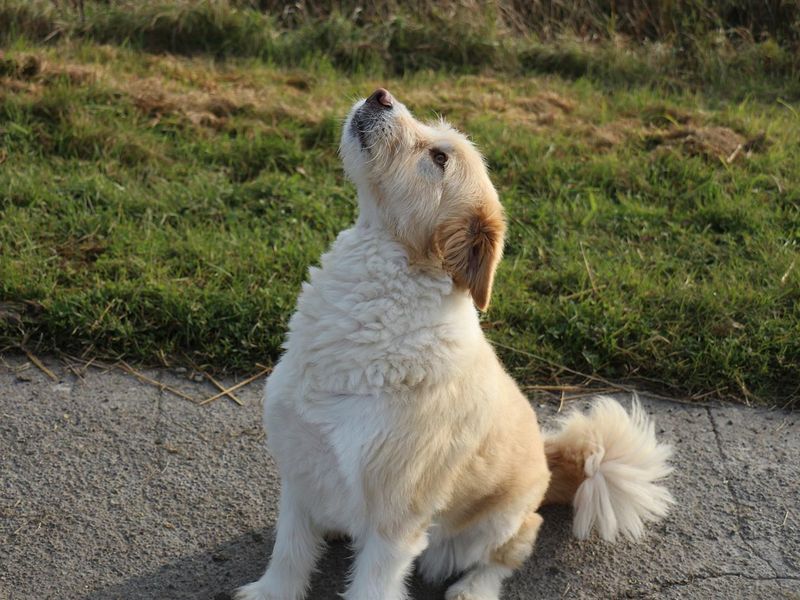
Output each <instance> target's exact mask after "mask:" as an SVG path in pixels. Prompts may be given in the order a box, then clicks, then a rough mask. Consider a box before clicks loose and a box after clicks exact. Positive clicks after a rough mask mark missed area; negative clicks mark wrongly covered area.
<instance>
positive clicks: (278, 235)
mask: <svg viewBox="0 0 800 600" xmlns="http://www.w3.org/2000/svg"><path fill="white" fill-rule="evenodd" d="M30 55H35V56H36V57H38V59H39V60H41V64H40V65H38V66H37V65H36V64H35V63H34V62H31V63H30V65H29V67H30V68H28V69H26V68H25V66H26V64H28V60H29V59H28V58H27V57H29V56H30ZM3 64H4V65H5V67H4V68H5V73H6V77H5V78H4V79H3V80H2V85H0V143H1V144H2V146H0V161H1V162H2V164H1V165H0V212H1V214H2V219H0V302H3V304H2V305H0V311H2V312H0V346H2V345H14V344H18V343H20V342H21V341H23V340H24V341H25V343H27V345H28V346H30V347H32V348H39V349H41V350H51V349H54V348H60V349H62V350H71V351H76V352H77V351H88V352H89V353H90V354H99V355H103V356H124V357H126V358H129V359H136V360H143V361H149V362H152V361H153V360H156V359H160V360H162V361H165V362H167V361H175V360H177V361H193V362H194V363H197V364H206V365H211V366H212V367H214V368H217V369H235V370H247V369H251V368H252V366H253V364H254V363H255V362H256V361H262V362H263V361H265V360H267V358H269V359H274V358H275V357H276V356H277V355H278V353H279V344H280V341H281V339H282V336H283V333H284V330H285V326H286V322H287V319H288V316H289V315H290V313H291V310H292V308H293V304H294V300H295V296H296V293H297V291H298V288H299V285H300V282H301V281H302V280H303V277H304V271H305V269H306V267H307V266H308V265H309V264H311V263H313V262H315V261H316V260H317V258H318V256H319V254H320V253H321V252H322V251H323V250H324V248H325V247H326V245H327V244H328V243H329V242H330V241H331V240H332V239H333V237H334V236H335V235H336V233H337V231H339V230H340V229H342V228H343V227H345V226H347V224H348V223H349V222H351V220H352V218H353V216H354V212H355V206H354V200H353V190H352V188H351V186H350V184H349V183H347V182H346V181H345V180H344V179H343V177H342V174H341V171H340V169H339V166H338V161H337V158H336V145H337V137H338V127H339V119H340V118H341V116H342V115H343V114H344V112H345V111H346V109H347V107H348V105H349V103H350V101H351V100H352V99H353V98H355V97H357V96H358V95H363V94H364V93H367V92H368V91H370V90H371V89H372V88H373V87H374V86H375V85H377V84H385V85H387V86H388V87H389V88H390V89H391V90H393V92H395V93H396V95H397V96H398V97H400V98H401V99H402V100H404V101H405V102H406V103H407V104H408V105H409V106H410V107H411V108H412V109H414V110H415V111H416V113H417V114H418V115H420V116H422V117H427V116H432V115H433V114H434V111H436V112H440V113H443V114H444V115H446V116H447V117H448V118H449V119H450V120H451V121H453V122H454V123H456V124H457V125H458V126H459V127H460V128H462V129H463V130H465V131H467V132H469V133H470V135H471V136H472V137H473V139H474V140H475V141H476V142H477V144H478V145H479V146H480V147H481V148H482V149H483V150H484V152H485V153H486V155H487V157H488V160H489V164H490V166H491V169H492V171H493V177H494V180H495V182H496V184H497V185H498V187H499V189H500V191H501V195H502V197H503V200H504V202H505V205H506V207H507V209H508V213H509V218H510V225H511V227H510V235H509V240H508V245H507V252H506V259H505V261H504V263H503V265H502V267H501V270H500V273H499V276H498V283H497V287H496V293H495V299H494V304H493V306H492V308H491V310H490V312H489V313H488V315H487V316H486V322H487V329H488V333H489V335H490V337H491V338H492V339H494V340H495V341H497V342H499V343H501V344H503V345H506V346H510V347H514V348H517V349H520V350H523V351H525V352H529V353H534V354H536V355H538V356H542V357H544V358H546V359H549V360H551V361H554V362H556V363H559V364H563V365H569V366H570V367H572V368H574V369H578V370H581V371H586V372H592V373H598V374H601V375H603V376H605V377H609V378H612V379H628V378H636V379H641V380H644V381H651V382H661V383H660V384H659V385H666V386H667V387H669V388H670V389H672V390H673V391H674V392H676V393H683V394H700V393H705V392H715V393H717V394H719V395H733V396H738V397H740V398H741V397H755V398H765V399H772V400H775V401H777V402H779V403H781V404H783V403H784V402H786V401H787V400H794V401H796V400H797V398H798V394H799V393H800V392H798V386H799V385H800V253H799V252H798V248H797V246H798V243H799V242H800V173H798V169H797V165H798V164H799V163H798V160H799V159H800V143H799V142H798V140H800V120H799V119H798V114H797V112H796V108H793V107H792V105H791V104H790V103H786V102H775V101H761V100H758V99H747V98H746V99H744V100H737V101H735V102H729V101H725V100H724V99H719V98H718V99H716V100H714V99H712V98H708V97H704V96H703V95H701V94H698V93H694V92H682V93H680V94H675V95H667V94H665V93H663V92H659V91H653V90H652V89H651V88H647V87H641V88H635V89H632V90H629V89H624V88H621V89H615V88H614V87H609V86H608V85H606V84H604V83H603V82H598V81H597V80H592V79H585V78H578V79H577V80H564V79H560V78H558V77H555V76H545V75H539V76H533V75H530V74H528V75H524V76H511V75H506V76H504V75H494V76H488V75H463V76H458V75H450V76H447V75H444V74H437V73H434V72H427V71H421V72H417V73H415V74H408V75H406V76H404V77H394V78H392V77H389V78H384V79H381V80H377V79H370V78H368V77H366V76H363V75H357V74H356V75H353V74H351V75H342V74H341V72H336V71H334V70H333V69H332V68H331V67H329V66H325V63H324V62H323V63H322V64H321V65H318V66H312V65H309V66H307V67H306V68H304V69H302V70H301V69H291V68H278V67H269V66H267V65H265V64H264V63H262V62H258V61H256V60H251V59H247V58H240V59H235V60H229V61H227V62H225V63H215V62H214V61H213V60H211V59H210V58H205V57H202V56H200V57H195V58H176V57H169V56H161V55H151V54H147V53H142V52H139V51H135V50H133V49H125V48H123V47H112V46H101V45H97V44H96V43H93V42H66V41H65V42H62V43H60V44H58V45H56V46H51V47H47V48H44V47H32V46H30V45H29V44H28V43H25V42H19V41H17V42H16V43H14V44H12V46H11V47H9V48H8V49H7V51H6V53H5V62H4V63H3ZM714 128H724V129H714ZM760 134H764V135H765V138H764V140H762V139H760V138H759V135H760ZM748 142H750V143H749V144H748ZM739 144H743V147H742V148H740V149H739V150H738V151H737V150H736V148H737V147H738V146H739ZM732 154H735V156H734V157H733V159H732V160H731V161H730V163H729V162H728V161H727V160H726V159H728V158H730V157H731V155H732ZM500 353H501V354H502V355H503V357H504V359H506V361H507V362H508V363H509V364H510V365H511V367H512V369H514V371H515V375H517V376H518V377H520V378H522V379H523V380H524V381H526V382H530V383H533V382H542V381H544V380H547V381H552V380H553V379H557V380H559V381H563V379H564V378H565V377H566V378H568V374H567V373H564V372H562V371H561V370H560V369H558V368H555V367H552V366H549V365H548V363H546V362H543V361H541V360H536V359H532V358H530V357H526V356H525V355H523V354H521V353H518V352H512V351H507V350H504V349H501V350H500Z"/></svg>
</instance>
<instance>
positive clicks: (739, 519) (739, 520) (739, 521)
mask: <svg viewBox="0 0 800 600" xmlns="http://www.w3.org/2000/svg"><path fill="white" fill-rule="evenodd" d="M706 413H707V414H708V420H709V421H710V422H711V430H712V431H713V432H714V439H715V440H716V442H717V450H718V451H719V455H720V460H721V462H722V468H723V471H724V475H725V485H726V486H727V488H728V493H729V494H730V496H731V499H732V500H733V505H734V507H735V508H736V533H737V534H738V536H739V539H740V540H742V543H743V544H744V545H745V546H747V547H748V548H749V550H750V552H751V553H752V554H753V556H754V557H756V558H757V559H759V560H760V561H761V562H763V563H764V564H765V565H767V567H769V570H770V571H772V573H773V575H774V578H779V577H780V576H779V575H778V570H777V569H776V568H775V567H774V566H773V565H772V563H771V562H770V561H768V560H767V559H766V558H764V557H763V556H761V555H760V554H759V553H758V552H756V550H755V548H754V547H753V544H752V543H751V542H750V540H748V539H747V538H745V537H744V535H742V529H743V528H744V522H745V519H744V516H743V515H742V510H741V501H740V500H739V496H738V495H737V493H736V490H735V488H734V487H733V483H732V474H731V472H730V470H729V469H728V463H727V461H726V458H725V457H726V453H725V449H724V448H723V444H722V436H721V435H720V432H719V428H718V426H717V420H716V418H715V417H714V414H713V413H712V412H711V407H708V406H707V407H706ZM742 577H744V576H743V575H742Z"/></svg>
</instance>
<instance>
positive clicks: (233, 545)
mask: <svg viewBox="0 0 800 600" xmlns="http://www.w3.org/2000/svg"><path fill="white" fill-rule="evenodd" d="M46 362H47V365H48V366H49V368H50V369H51V370H52V371H53V372H54V373H55V374H56V376H57V379H58V380H57V381H52V380H51V379H49V378H48V377H47V376H46V375H45V374H44V373H42V372H41V371H40V370H39V369H38V368H36V367H35V366H33V365H32V364H31V363H29V361H28V360H27V359H26V358H24V357H19V356H5V357H4V360H2V361H0V465H1V466H2V472H1V478H0V600H43V599H50V598H53V599H56V598H57V599H59V600H67V599H84V600H114V599H118V598H119V599H123V598H124V599H125V600H136V599H142V600H144V599H148V600H150V599H159V600H160V599H164V600H166V599H170V600H171V599H176V600H177V599H190V598H191V599H194V600H197V599H201V600H204V599H208V600H225V599H229V598H231V593H232V590H233V589H235V588H236V587H237V586H238V585H240V584H242V583H245V582H249V581H252V580H253V579H255V578H257V577H258V576H259V575H260V574H261V572H262V570H263V568H264V567H265V565H266V562H267V558H268V556H269V551H270V549H271V547H272V543H273V536H274V529H273V527H274V523H275V518H276V504H277V497H278V479H277V476H276V473H275V466H274V464H273V463H272V461H271V460H270V459H269V457H268V456H267V455H266V454H265V453H264V452H263V450H262V448H263V442H264V438H263V433H262V430H261V426H260V413H261V401H260V396H261V388H262V383H261V382H260V381H259V382H257V383H255V384H253V385H250V386H248V387H245V388H243V389H241V390H239V391H238V392H237V395H238V396H239V398H241V399H242V400H243V401H244V402H245V405H244V406H241V407H240V406H237V405H236V404H234V403H233V402H231V401H230V400H228V399H226V398H221V399H220V400H218V401H216V402H214V403H212V404H209V405H207V406H197V405H194V404H192V403H190V402H188V401H186V400H182V399H180V398H177V397H175V396H173V395H172V394H170V393H169V392H162V391H160V390H159V389H157V388H155V387H153V386H150V385H146V384H143V383H141V382H139V381H137V380H136V379H134V378H133V377H131V376H130V375H127V374H125V373H122V372H120V371H118V370H112V371H108V372H103V371H100V370H97V369H94V368H91V369H88V370H87V371H86V373H85V374H84V375H83V378H80V377H77V376H76V375H75V374H72V373H70V372H69V371H68V370H67V369H65V368H64V366H63V364H61V363H60V362H58V361H55V360H49V361H46ZM147 374H148V375H149V376H150V377H153V378H155V379H158V380H160V381H163V382H165V383H168V384H170V385H172V386H174V387H176V388H178V389H180V390H183V391H184V392H186V393H187V394H189V395H191V396H193V397H195V398H198V399H200V398H205V397H208V396H210V395H212V394H213V393H214V392H215V388H213V387H211V386H210V385H208V384H206V383H195V382H193V381H190V380H189V379H188V378H187V377H186V375H184V374H176V373H174V372H171V371H166V370H162V371H148V372H147ZM534 402H535V403H536V406H537V411H538V414H539V418H540V421H542V422H546V421H547V420H548V419H549V418H552V416H553V415H554V414H555V412H556V410H557V408H558V406H557V404H554V403H552V402H550V401H547V400H545V399H538V398H537V399H534ZM576 402H585V401H584V400H576ZM643 403H644V404H645V406H646V407H647V409H648V412H650V413H651V414H653V415H654V416H655V418H656V428H657V431H659V432H660V436H661V437H662V438H663V439H665V440H668V441H670V442H671V443H672V444H673V445H674V446H675V449H676V458H675V466H676V472H675V474H674V475H673V476H672V477H671V479H670V480H669V484H668V485H669V487H670V489H671V490H672V491H673V493H674V495H675V497H676V498H677V500H678V504H677V505H676V506H675V508H674V510H673V511H672V513H671V515H670V516H669V518H668V519H666V520H665V521H664V522H662V523H660V524H658V525H656V526H654V527H651V528H650V529H649V533H648V535H647V537H646V538H645V539H644V540H643V541H641V542H639V543H635V544H634V543H628V542H621V543H618V544H616V545H610V544H606V543H603V542H601V541H599V540H597V539H593V540H588V541H577V540H575V539H573V538H572V537H571V535H570V514H569V510H568V509H548V510H544V511H543V515H544V517H545V524H544V526H543V528H542V530H541V533H540V535H539V539H538V541H537V544H536V550H535V554H534V556H533V557H532V558H531V559H530V560H529V561H528V563H527V564H526V565H525V566H524V568H523V569H522V570H521V571H520V572H519V573H517V574H516V575H515V576H514V577H513V578H512V579H511V580H510V581H509V582H508V583H507V585H506V588H505V596H504V598H507V599H509V600H521V599H526V600H528V599H531V600H533V599H556V598H603V599H605V598H668V599H669V598H676V599H677V598H681V599H684V598H690V599H691V598H726V599H734V598H753V599H756V598H758V599H761V598H800V460H798V456H799V455H800V413H788V412H783V411H780V410H767V409H755V408H746V407H742V406H732V405H712V406H704V405H685V404H680V403H675V402H669V401H664V400H657V399H654V398H646V397H645V398H643ZM349 564H350V553H349V550H348V548H347V546H346V545H345V544H344V543H336V544H333V545H332V546H331V548H330V549H329V551H328V552H327V553H326V555H325V558H324V560H323V562H322V563H321V565H320V569H319V571H318V573H317V575H316V577H315V581H314V586H313V589H312V592H311V594H310V595H309V598H310V599H313V600H329V599H330V600H333V599H335V598H338V596H337V593H339V592H341V591H342V590H343V589H344V580H345V575H346V572H347V568H348V566H349ZM412 587H413V593H412V596H413V598H415V599H419V600H434V599H440V598H442V597H443V590H442V589H430V588H427V587H425V586H424V585H423V584H421V583H420V582H419V581H418V580H416V579H414V581H413V586H412Z"/></svg>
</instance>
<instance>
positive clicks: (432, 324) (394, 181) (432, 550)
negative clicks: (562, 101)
mask: <svg viewBox="0 0 800 600" xmlns="http://www.w3.org/2000/svg"><path fill="white" fill-rule="evenodd" d="M341 155H342V159H343V161H344V167H345V170H346V172H347V174H348V176H349V177H350V178H351V179H352V180H353V182H354V183H355V185H356V187H357V188H358V201H359V216H358V221H357V222H356V224H355V226H353V227H352V228H350V229H348V230H346V231H343V232H342V233H341V234H340V235H339V237H338V238H337V240H336V241H335V242H334V244H333V246H332V247H331V249H330V251H329V252H328V253H327V254H325V255H324V256H323V257H322V266H321V267H320V268H311V269H310V270H309V279H308V283H306V284H304V285H303V290H302V292H301V294H300V297H299V299H298V302H297V312H296V313H295V314H294V316H293V317H292V319H291V322H290V323H289V334H288V336H287V341H286V344H285V350H286V352H285V354H284V355H283V357H282V358H281V360H280V362H279V363H278V364H277V366H276V367H275V371H274V372H273V373H272V375H271V376H270V378H269V380H268V382H267V386H266V400H265V403H264V426H265V428H266V430H267V439H268V444H269V448H270V450H271V452H272V455H273V456H274V458H275V460H276V461H277V464H278V467H279V470H280V476H281V483H282V489H281V497H280V516H279V519H278V526H277V534H276V540H275V548H274V550H273V554H272V560H271V562H270V564H269V568H268V569H267V571H266V572H265V573H264V575H263V577H261V579H259V580H258V581H256V582H254V583H251V584H249V585H246V586H244V587H243V588H241V589H240V590H239V591H238V593H237V598H239V599H242V600H299V599H301V598H304V596H305V594H306V590H307V586H308V582H309V575H310V573H311V571H312V569H313V568H314V564H315V562H316V560H317V557H318V556H319V554H320V551H321V548H322V546H323V539H324V536H325V535H327V534H329V533H338V534H341V533H344V534H347V535H348V536H350V537H351V538H352V543H353V546H354V549H355V551H356V560H355V566H354V569H353V572H352V575H351V578H350V581H349V586H348V588H347V591H346V593H345V598H347V599H348V600H400V599H403V598H407V592H406V586H405V579H406V576H407V575H408V573H409V571H410V569H411V567H412V563H413V562H414V560H415V559H418V568H419V570H420V572H421V573H422V575H423V576H424V577H426V578H427V579H430V580H435V581H441V580H444V579H445V578H448V577H450V576H452V575H455V574H461V578H460V579H458V580H457V581H456V582H455V583H454V584H453V585H452V586H451V587H450V588H449V589H448V590H447V594H446V597H447V599H448V600H455V599H459V600H490V599H491V600H494V599H497V598H498V597H499V594H500V590H501V586H502V581H503V579H504V578H506V577H508V576H509V575H510V574H511V573H512V571H513V570H514V569H515V568H517V567H519V566H520V564H521V563H522V562H523V561H524V560H525V559H526V558H527V557H528V556H529V555H530V553H531V550H532V548H533V544H534V541H535V539H536V534H537V532H538V530H539V526H540V525H541V523H542V517H541V516H539V514H538V513H537V512H536V511H537V510H538V508H539V506H540V505H542V504H543V503H548V502H554V503H570V502H573V503H574V508H575V513H576V514H575V521H574V530H575V534H576V535H578V536H579V537H586V536H587V535H588V534H589V533H590V532H591V531H592V529H593V528H595V527H597V529H598V531H599V533H600V535H601V536H602V537H603V538H606V539H609V540H611V539H614V537H615V536H616V534H617V533H618V532H621V533H623V534H626V535H628V536H629V537H634V538H635V537H638V536H639V535H640V534H641V533H642V527H643V522H644V521H648V520H655V519H657V518H659V517H661V516H663V515H664V514H666V511H667V508H668V506H669V504H670V503H671V502H672V498H671V496H670V494H669V492H668V491H667V490H666V489H664V488H663V487H660V486H659V485H657V483H656V482H657V481H658V480H659V479H661V478H663V477H664V476H666V475H667V474H668V473H669V471H670V467H669V466H668V464H667V459H668V458H669V456H670V453H671V450H670V448H669V447H668V446H665V445H663V444H659V443H657V442H656V439H655V435H654V432H653V427H652V425H651V424H650V423H649V422H648V420H647V418H646V416H645V415H644V414H643V413H642V411H641V409H640V408H639V407H638V405H637V404H636V403H634V406H633V411H632V414H631V415H628V413H626V412H625V410H624V409H623V408H622V407H621V406H620V405H619V404H617V403H616V402H615V401H613V400H611V399H608V398H601V399H598V400H597V402H596V403H595V406H594V408H593V410H592V412H591V413H590V415H589V416H584V415H582V414H579V413H573V414H572V415H570V416H568V417H566V418H565V419H564V420H563V421H562V422H561V427H560V429H559V430H558V431H555V432H553V433H549V434H545V435H544V436H542V435H541V434H540V432H539V427H538V425H537V422H536V415H535V414H534V411H533V409H532V408H531V405H530V403H529V402H528V400H527V399H526V398H525V396H524V395H523V394H522V393H521V392H520V390H519V389H518V388H517V386H516V384H515V383H514V381H513V380H512V378H511V377H510V376H509V375H508V374H507V373H506V371H505V370H504V369H503V366H502V365H501V364H500V362H499V360H498V359H497V357H496V356H495V353H494V351H493V350H492V347H491V346H490V345H489V343H488V342H487V340H486V339H485V338H484V336H483V333H482V331H481V328H480V325H479V322H478V314H477V312H476V310H475V306H477V307H478V308H479V309H481V310H483V309H485V308H486V306H487V305H488V303H489V297H490V294H491V289H492V280H493V277H494V272H495V268H496V267H497V263H498V262H499V260H500V256H501V252H502V248H503V236H504V232H505V222H504V218H503V209H502V207H501V205H500V202H499V201H498V198H497V193H496V192H495V189H494V187H493V186H492V183H491V182H490V180H489V177H488V175H487V171H486V167H485V165H484V163H483V160H482V158H481V156H480V154H479V153H478V152H477V151H476V149H475V148H474V147H473V146H472V144H470V142H469V141H467V139H466V138H465V137H464V136H463V135H461V134H459V133H458V132H457V131H455V130H453V129H452V128H451V127H450V126H449V125H447V124H446V123H444V122H438V123H435V124H432V125H424V124H422V123H420V122H418V121H417V120H415V119H414V118H413V117H412V115H411V114H410V113H409V112H408V110H407V109H406V108H405V106H403V105H402V104H400V103H399V102H397V101H396V100H395V99H394V98H393V97H392V96H391V95H390V94H389V92H387V91H386V90H383V89H379V90H377V91H376V92H375V93H374V94H372V96H370V97H369V98H368V99H366V100H361V101H359V102H357V103H356V104H355V106H353V109H352V110H351V111H350V114H349V116H348V117H347V120H346V122H345V125H344V131H343V133H342V142H341Z"/></svg>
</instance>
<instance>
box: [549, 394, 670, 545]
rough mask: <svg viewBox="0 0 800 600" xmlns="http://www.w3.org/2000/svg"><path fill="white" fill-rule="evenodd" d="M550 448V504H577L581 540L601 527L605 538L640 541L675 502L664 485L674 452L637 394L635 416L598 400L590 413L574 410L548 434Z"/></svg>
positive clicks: (633, 406)
mask: <svg viewBox="0 0 800 600" xmlns="http://www.w3.org/2000/svg"><path fill="white" fill-rule="evenodd" d="M544 445H545V452H546V453H547V463H548V465H549V467H550V470H551V471H552V479H551V483H550V487H549V488H548V490H547V495H546V496H545V503H550V504H570V503H572V505H573V507H574V510H575V516H574V521H573V527H572V529H573V533H574V534H575V537H577V538H580V539H585V538H586V537H588V536H589V534H590V533H591V532H592V529H593V528H594V527H597V530H598V532H599V534H600V537H601V538H603V539H604V540H608V541H614V540H615V539H616V537H617V534H618V533H622V534H623V535H625V536H627V537H628V538H631V539H636V538H638V537H640V536H641V535H642V533H643V532H644V523H645V522H646V521H657V520H658V519H660V518H661V517H663V516H664V515H666V514H667V510H668V509H669V506H670V505H671V504H672V503H673V502H674V501H675V500H674V499H673V497H672V494H670V493H669V491H668V490H667V489H666V488H665V487H663V486H661V485H659V483H658V482H660V480H661V479H663V478H664V477H666V476H667V475H669V473H670V472H671V471H672V467H671V466H670V465H669V464H668V460H669V458H670V456H671V455H672V448H671V447H670V446H669V445H667V444H661V443H659V442H658V441H657V440H656V435H655V429H654V426H653V423H652V421H651V420H650V419H649V418H648V417H647V415H646V414H645V413H644V411H643V410H642V407H641V405H640V404H639V401H638V399H637V398H636V397H635V396H634V398H633V401H632V404H631V411H630V414H628V412H626V411H625V409H624V408H623V407H622V406H621V405H620V404H619V403H618V402H617V401H616V400H614V399H613V398H609V397H607V396H598V397H597V398H596V399H595V401H594V404H593V406H592V408H591V410H590V411H589V413H588V414H583V413H581V412H579V411H577V410H573V411H572V412H571V413H569V414H567V415H566V416H564V417H563V418H562V419H561V421H560V427H559V428H558V430H556V431H549V432H545V442H544Z"/></svg>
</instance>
